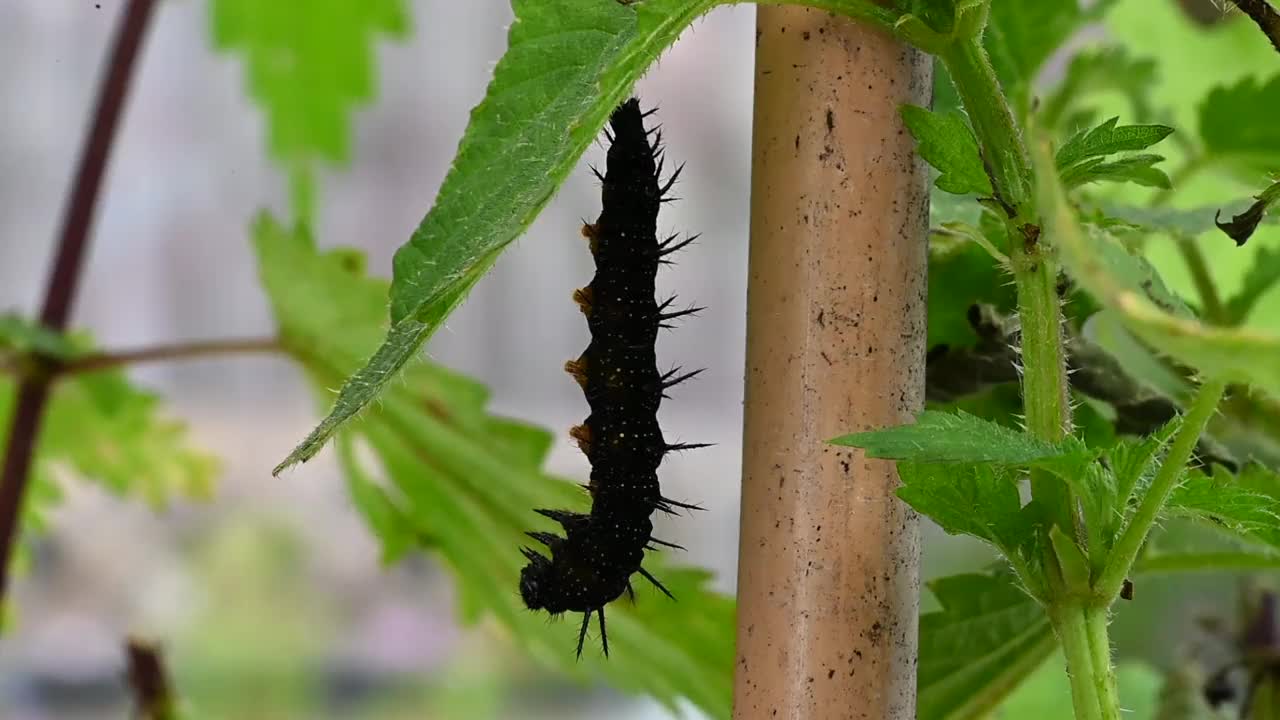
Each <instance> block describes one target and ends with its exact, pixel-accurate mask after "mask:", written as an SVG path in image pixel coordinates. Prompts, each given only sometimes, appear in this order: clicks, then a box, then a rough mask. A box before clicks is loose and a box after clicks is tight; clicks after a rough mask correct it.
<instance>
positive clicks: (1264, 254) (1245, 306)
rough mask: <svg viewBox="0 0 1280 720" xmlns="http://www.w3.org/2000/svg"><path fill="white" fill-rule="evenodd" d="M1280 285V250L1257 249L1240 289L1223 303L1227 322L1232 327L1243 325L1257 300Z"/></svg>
mask: <svg viewBox="0 0 1280 720" xmlns="http://www.w3.org/2000/svg"><path fill="white" fill-rule="evenodd" d="M1277 283H1280V248H1274V247H1270V246H1265V247H1261V248H1258V252H1257V254H1255V255H1254V256H1253V265H1251V266H1250V267H1249V272H1247V273H1245V276H1244V281H1243V282H1242V283H1241V284H1240V289H1239V290H1237V291H1236V293H1235V294H1234V295H1232V296H1231V297H1230V298H1229V299H1228V300H1227V301H1226V303H1225V305H1224V308H1225V310H1226V315H1227V321H1228V322H1229V323H1230V324H1232V325H1238V324H1240V323H1243V322H1244V321H1245V320H1246V319H1248V317H1249V313H1250V312H1251V311H1252V310H1253V308H1254V306H1255V305H1257V304H1258V300H1259V298H1261V297H1262V296H1263V295H1265V294H1266V293H1267V291H1268V290H1270V289H1271V288H1273V287H1275V286H1276V284H1277Z"/></svg>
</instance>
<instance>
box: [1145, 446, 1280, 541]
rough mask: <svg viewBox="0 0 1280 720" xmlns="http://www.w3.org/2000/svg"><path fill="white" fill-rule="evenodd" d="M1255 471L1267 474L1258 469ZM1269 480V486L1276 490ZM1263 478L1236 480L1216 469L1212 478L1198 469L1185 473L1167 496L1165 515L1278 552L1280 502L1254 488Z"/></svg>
mask: <svg viewBox="0 0 1280 720" xmlns="http://www.w3.org/2000/svg"><path fill="white" fill-rule="evenodd" d="M1255 467H1256V466H1255ZM1255 472H1257V473H1258V474H1259V475H1265V474H1269V473H1267V471H1265V470H1260V469H1259V470H1256V471H1255ZM1272 478H1273V479H1272V484H1273V486H1276V489H1280V486H1277V484H1276V483H1275V481H1274V476H1272ZM1263 479H1264V478H1261V477H1255V478H1251V479H1249V480H1248V481H1237V480H1236V478H1234V477H1232V475H1231V474H1230V473H1228V472H1227V471H1226V470H1223V469H1222V468H1221V467H1220V466H1215V467H1214V472H1213V475H1212V476H1209V475H1206V474H1205V473H1204V472H1203V471H1200V470H1191V471H1188V473H1187V474H1186V477H1185V478H1184V479H1183V481H1182V482H1181V484H1179V486H1178V487H1177V488H1175V489H1174V491H1173V492H1172V493H1171V494H1170V495H1169V501H1168V503H1167V504H1166V506H1165V512H1166V513H1167V514H1169V515H1171V516H1173V517H1185V518H1190V519H1194V520H1201V521H1205V522H1207V523H1208V524H1209V526H1210V527H1213V528H1215V529H1217V530H1220V531H1223V532H1226V533H1229V534H1232V535H1235V536H1237V537H1239V538H1241V539H1243V540H1247V541H1249V542H1253V543H1259V544H1262V545H1266V546H1268V547H1270V548H1274V549H1277V550H1280V499H1277V497H1276V495H1275V494H1272V493H1267V492H1264V491H1263V490H1262V489H1260V488H1259V487H1258V485H1259V484H1261V483H1262V482H1263ZM1250 484H1253V485H1254V486H1253V487H1250Z"/></svg>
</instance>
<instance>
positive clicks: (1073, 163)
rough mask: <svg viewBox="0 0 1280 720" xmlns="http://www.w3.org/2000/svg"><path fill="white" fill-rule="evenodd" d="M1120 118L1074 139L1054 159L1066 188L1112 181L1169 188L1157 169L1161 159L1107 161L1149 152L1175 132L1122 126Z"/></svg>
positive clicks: (1156, 127) (1141, 156)
mask: <svg viewBox="0 0 1280 720" xmlns="http://www.w3.org/2000/svg"><path fill="white" fill-rule="evenodd" d="M1118 120H1119V118H1115V117H1113V118H1111V119H1110V120H1107V121H1106V122H1103V123H1102V124H1100V125H1098V126H1096V127H1094V128H1091V129H1086V130H1080V131H1079V132H1077V133H1076V134H1075V135H1073V136H1072V137H1071V138H1070V139H1068V140H1067V142H1066V143H1065V144H1064V145H1063V146H1062V147H1061V148H1060V149H1059V150H1058V153H1057V155H1056V156H1055V158H1054V162H1055V163H1056V164H1057V167H1058V171H1059V172H1060V174H1061V177H1062V184H1063V185H1064V186H1065V187H1066V188H1067V189H1071V188H1074V187H1078V186H1080V185H1083V184H1085V183H1088V182H1094V181H1097V180H1108V181H1112V182H1134V183H1137V184H1139V185H1147V186H1150V187H1162V188H1167V187H1169V185H1170V183H1169V178H1168V176H1167V175H1165V174H1164V172H1163V171H1161V170H1158V169H1156V168H1155V167H1154V165H1155V164H1156V163H1158V162H1160V161H1162V160H1164V157H1163V156H1161V155H1152V154H1139V155H1131V156H1128V157H1123V158H1119V159H1117V160H1111V161H1107V160H1106V157H1107V156H1108V155H1114V154H1115V153H1118V152H1128V151H1135V150H1145V149H1146V148H1149V147H1151V146H1152V145H1155V144H1156V143H1158V142H1160V141H1161V140H1163V139H1165V138H1166V137H1168V136H1169V134H1170V133H1172V132H1173V128H1171V127H1167V126H1164V125H1121V126H1119V127H1117V126H1116V122H1117V121H1118Z"/></svg>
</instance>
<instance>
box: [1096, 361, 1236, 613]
mask: <svg viewBox="0 0 1280 720" xmlns="http://www.w3.org/2000/svg"><path fill="white" fill-rule="evenodd" d="M1226 389H1227V384H1226V383H1225V382H1223V381H1221V380H1210V381H1208V382H1206V383H1204V384H1203V385H1201V386H1200V391H1199V392H1198V393H1197V394H1196V397H1195V399H1194V400H1193V401H1192V403H1191V407H1190V408H1189V409H1188V411H1187V414H1186V417H1185V418H1184V419H1183V421H1182V427H1180V428H1178V432H1177V434H1176V435H1174V437H1173V442H1172V443H1171V444H1170V445H1169V453H1168V454H1167V455H1166V456H1165V458H1164V462H1163V463H1161V465H1160V470H1159V471H1158V472H1157V473H1156V476H1155V479H1153V480H1152V481H1151V487H1150V488H1148V489H1147V493H1146V495H1144V496H1143V497H1142V502H1141V503H1140V504H1139V505H1138V509H1137V511H1136V512H1134V514H1133V519H1132V520H1130V521H1129V524H1128V526H1126V527H1125V529H1124V532H1123V533H1121V535H1120V538H1119V540H1117V541H1116V544H1115V547H1114V548H1112V550H1111V554H1110V556H1109V557H1108V560H1107V565H1106V567H1105V568H1103V571H1102V574H1101V575H1100V576H1099V577H1098V579H1097V581H1096V582H1095V583H1094V593H1095V596H1096V601H1097V603H1098V604H1099V605H1100V606H1102V607H1110V605H1111V603H1112V602H1113V601H1114V600H1115V598H1116V595H1118V594H1119V593H1120V587H1121V586H1122V585H1123V584H1124V579H1125V577H1126V576H1127V575H1128V574H1129V572H1130V571H1131V570H1132V569H1133V564H1134V561H1135V560H1136V559H1137V557H1138V553H1139V551H1140V550H1141V549H1142V546H1143V544H1144V543H1145V542H1146V539H1147V535H1148V534H1149V533H1150V532H1151V528H1152V526H1153V525H1155V522H1156V518H1157V517H1158V516H1159V515H1160V511H1161V510H1162V509H1163V508H1164V504H1165V501H1166V500H1168V499H1169V493H1171V492H1173V489H1174V487H1176V486H1177V484H1178V478H1180V477H1181V476H1182V471H1183V469H1184V468H1186V466H1187V461H1188V460H1190V459H1191V453H1192V452H1193V451H1194V450H1195V448H1196V443H1197V442H1199V440H1200V434H1201V433H1203V432H1204V428H1205V425H1206V424H1208V422H1209V418H1211V417H1213V414H1214V412H1216V411H1217V409H1218V403H1219V402H1220V401H1221V400H1222V395H1223V393H1225V392H1226Z"/></svg>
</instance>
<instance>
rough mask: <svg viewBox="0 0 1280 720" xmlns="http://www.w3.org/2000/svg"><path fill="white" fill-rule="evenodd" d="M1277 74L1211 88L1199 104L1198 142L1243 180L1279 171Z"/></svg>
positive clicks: (1279, 76) (1279, 78) (1279, 77)
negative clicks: (1263, 80) (1276, 113)
mask: <svg viewBox="0 0 1280 720" xmlns="http://www.w3.org/2000/svg"><path fill="white" fill-rule="evenodd" d="M1278 107H1280V74H1277V75H1273V76H1272V77H1271V78H1270V79H1269V80H1267V81H1266V82H1262V83H1259V82H1258V81H1257V80H1256V79H1254V78H1244V79H1242V80H1240V81H1239V82H1237V83H1235V84H1233V85H1230V86H1226V87H1222V86H1219V87H1215V88H1214V89H1213V90H1212V91H1210V92H1209V94H1208V95H1207V96H1205V98H1204V101H1203V102H1201V103H1200V108H1199V120H1200V141H1201V142H1202V143H1204V151H1205V153H1206V154H1207V155H1209V156H1211V157H1213V158H1214V159H1215V160H1218V161H1219V162H1221V163H1223V164H1224V165H1226V166H1228V167H1231V168H1232V169H1234V170H1236V171H1238V172H1240V173H1241V174H1242V175H1243V177H1244V178H1245V179H1246V180H1249V181H1254V180H1255V179H1256V178H1257V176H1259V175H1261V174H1264V173H1269V172H1276V171H1280V123H1277V122H1276V117H1275V111H1274V110H1275V108H1278Z"/></svg>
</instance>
